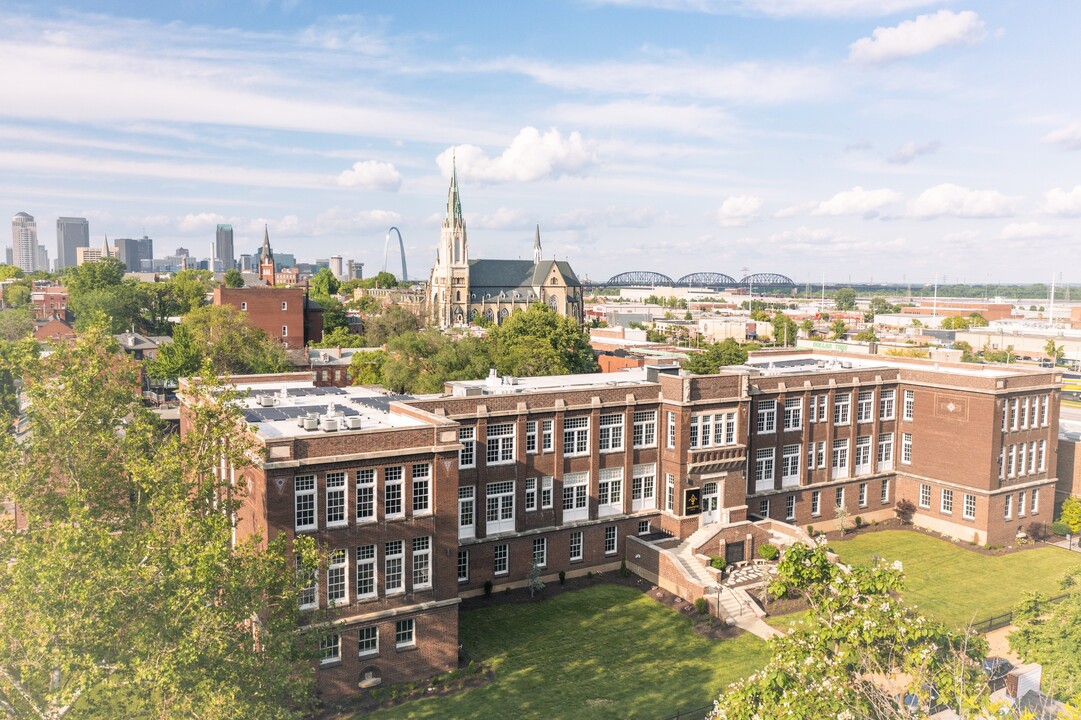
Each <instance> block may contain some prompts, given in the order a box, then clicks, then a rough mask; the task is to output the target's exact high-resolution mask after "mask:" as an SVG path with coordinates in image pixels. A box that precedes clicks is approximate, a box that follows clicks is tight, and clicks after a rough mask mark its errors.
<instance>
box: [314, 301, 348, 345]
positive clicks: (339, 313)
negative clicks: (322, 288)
mask: <svg viewBox="0 0 1081 720" xmlns="http://www.w3.org/2000/svg"><path fill="white" fill-rule="evenodd" d="M316 302H318V303H319V305H320V306H322V308H323V337H326V335H327V333H328V332H332V331H334V330H337V329H339V328H347V327H348V326H349V320H348V319H347V318H346V316H345V307H343V306H342V304H341V302H339V301H338V300H337V299H336V298H332V297H321V298H318V299H317V300H316Z"/></svg>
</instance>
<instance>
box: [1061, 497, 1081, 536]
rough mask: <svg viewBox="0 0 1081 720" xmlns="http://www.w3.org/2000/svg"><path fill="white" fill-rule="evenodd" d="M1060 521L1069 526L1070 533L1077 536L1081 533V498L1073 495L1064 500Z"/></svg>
mask: <svg viewBox="0 0 1081 720" xmlns="http://www.w3.org/2000/svg"><path fill="white" fill-rule="evenodd" d="M1058 519H1059V522H1064V523H1066V524H1067V525H1069V527H1070V532H1072V533H1074V534H1076V533H1077V532H1078V531H1081V498H1077V497H1074V496H1073V495H1071V496H1070V497H1068V498H1066V499H1065V500H1063V501H1062V510H1061V511H1060V514H1059V518H1058Z"/></svg>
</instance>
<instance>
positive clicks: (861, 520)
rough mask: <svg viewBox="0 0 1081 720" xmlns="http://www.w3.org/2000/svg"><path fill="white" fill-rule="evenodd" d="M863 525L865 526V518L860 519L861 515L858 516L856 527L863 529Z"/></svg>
mask: <svg viewBox="0 0 1081 720" xmlns="http://www.w3.org/2000/svg"><path fill="white" fill-rule="evenodd" d="M863 525H864V523H863V518H862V517H860V516H859V515H857V516H856V527H858V528H861V527H863Z"/></svg>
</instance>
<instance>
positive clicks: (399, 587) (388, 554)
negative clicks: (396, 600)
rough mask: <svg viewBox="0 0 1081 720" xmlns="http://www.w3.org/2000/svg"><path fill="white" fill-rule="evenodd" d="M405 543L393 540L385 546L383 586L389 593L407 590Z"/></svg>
mask: <svg viewBox="0 0 1081 720" xmlns="http://www.w3.org/2000/svg"><path fill="white" fill-rule="evenodd" d="M404 566H405V543H403V542H402V541H401V540H391V541H390V542H388V543H387V544H386V545H384V546H383V587H384V592H386V594H387V595H390V594H393V593H400V592H405V576H404V573H403V570H404Z"/></svg>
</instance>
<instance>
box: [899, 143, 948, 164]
mask: <svg viewBox="0 0 1081 720" xmlns="http://www.w3.org/2000/svg"><path fill="white" fill-rule="evenodd" d="M939 147H941V144H940V143H939V142H938V140H932V141H931V142H926V143H916V142H909V143H905V144H904V145H902V146H901V147H899V148H897V149H896V150H895V151H894V152H893V155H890V156H889V157H888V158H886V161H887V162H891V163H894V164H895V165H904V164H906V163H910V162H912V161H913V160H915V159H916V158H918V157H920V156H921V155H932V154H934V153H936V152H938V148H939Z"/></svg>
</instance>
